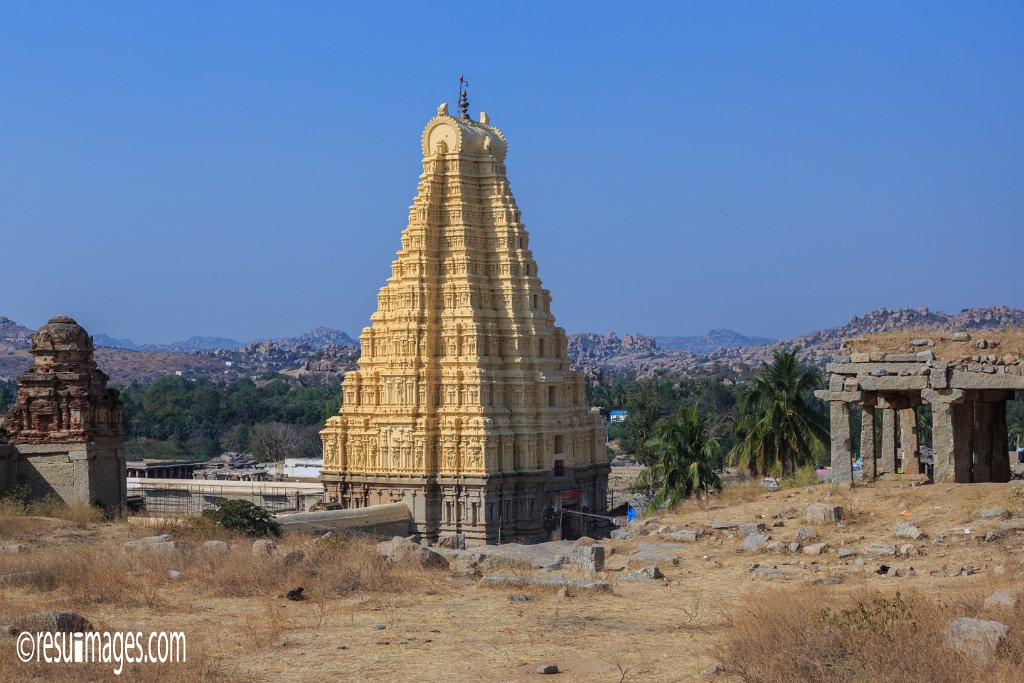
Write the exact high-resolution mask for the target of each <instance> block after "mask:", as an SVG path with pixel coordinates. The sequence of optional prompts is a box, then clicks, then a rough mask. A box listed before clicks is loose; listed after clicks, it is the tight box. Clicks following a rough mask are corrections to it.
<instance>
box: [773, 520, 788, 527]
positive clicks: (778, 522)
mask: <svg viewBox="0 0 1024 683" xmlns="http://www.w3.org/2000/svg"><path fill="white" fill-rule="evenodd" d="M784 526H786V523H785V522H783V521H782V520H781V519H779V520H776V521H774V522H772V528H773V529H781V528H782V527H784Z"/></svg>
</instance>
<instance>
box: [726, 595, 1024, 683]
mask: <svg viewBox="0 0 1024 683" xmlns="http://www.w3.org/2000/svg"><path fill="white" fill-rule="evenodd" d="M962 616H971V617H979V618H995V619H998V620H1000V621H1002V622H1003V623H1005V624H1007V625H1009V626H1010V637H1009V638H1008V639H1007V641H1006V643H1005V644H1004V646H1003V647H1002V648H1001V649H1000V650H999V652H998V653H997V655H996V656H995V657H993V658H992V659H991V660H990V661H989V663H988V664H987V665H985V666H981V665H978V664H976V663H975V662H973V661H972V660H969V659H967V658H964V657H962V656H961V655H959V654H958V653H957V652H956V651H954V650H952V649H951V648H950V647H948V646H947V644H946V640H945V629H946V626H947V624H948V623H949V622H950V621H952V620H953V619H956V618H958V617H962ZM720 652H721V653H723V659H722V663H723V664H724V666H725V668H726V670H727V671H729V672H731V673H733V674H736V675H738V676H739V677H740V678H741V679H742V680H744V681H759V682H760V681H764V682H769V681H793V680H800V681H812V682H818V681H820V682H831V681H835V682H839V681H879V680H890V679H893V678H898V679H899V680H901V681H910V682H914V681H920V682H921V683H925V682H929V683H930V682H931V681H972V680H985V681H994V682H1003V681H1005V682H1006V683H1009V682H1010V681H1017V680H1020V678H1019V676H1020V666H1021V663H1022V659H1024V607H1021V606H1019V607H1017V608H1016V609H1014V610H1007V611H1002V612H1000V613H998V614H994V615H989V614H984V613H982V610H981V593H980V589H979V591H973V592H971V594H969V595H964V594H961V595H958V596H953V599H950V600H942V599H936V598H934V597H930V596H925V595H920V594H914V593H909V594H900V593H894V594H890V595H879V596H874V597H870V598H865V599H863V600H858V599H856V598H855V597H852V596H847V597H845V598H841V599H836V598H835V595H834V593H831V592H829V591H828V589H819V588H815V587H795V586H790V587H788V588H787V589H784V590H779V591H770V592H766V593H757V594H750V595H748V596H747V598H746V600H745V601H744V604H743V605H742V606H741V608H740V609H739V610H737V612H736V613H735V614H734V616H733V618H732V620H731V624H730V627H729V629H728V630H727V632H726V633H725V634H724V635H723V636H722V638H721V642H720Z"/></svg>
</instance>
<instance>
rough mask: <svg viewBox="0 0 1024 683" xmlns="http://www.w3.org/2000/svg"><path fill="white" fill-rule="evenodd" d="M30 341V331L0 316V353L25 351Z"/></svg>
mask: <svg viewBox="0 0 1024 683" xmlns="http://www.w3.org/2000/svg"><path fill="white" fill-rule="evenodd" d="M31 339H32V330H30V329H28V328H27V327H24V326H22V325H19V324H18V323H16V322H14V321H13V320H11V319H10V318H5V317H3V316H0V351H17V350H18V349H27V348H28V347H29V342H30V340H31Z"/></svg>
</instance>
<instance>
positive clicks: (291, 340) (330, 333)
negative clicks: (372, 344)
mask: <svg viewBox="0 0 1024 683" xmlns="http://www.w3.org/2000/svg"><path fill="white" fill-rule="evenodd" d="M268 341H272V342H274V343H275V344H276V345H278V346H283V347H286V348H294V347H296V346H302V345H305V346H309V347H310V348H313V349H323V348H326V347H328V346H359V342H357V341H356V340H354V339H353V338H352V337H350V336H348V335H347V334H345V333H344V332H342V331H341V330H336V329H334V328H333V327H317V328H314V329H312V330H310V331H309V332H306V333H305V334H302V335H299V336H298V337H285V338H283V339H271V340H268Z"/></svg>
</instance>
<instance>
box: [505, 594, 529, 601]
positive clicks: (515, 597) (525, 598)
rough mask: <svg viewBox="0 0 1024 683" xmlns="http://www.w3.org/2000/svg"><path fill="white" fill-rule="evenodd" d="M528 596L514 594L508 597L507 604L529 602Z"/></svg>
mask: <svg viewBox="0 0 1024 683" xmlns="http://www.w3.org/2000/svg"><path fill="white" fill-rule="evenodd" d="M529 600H530V596H529V595H524V594H523V593H516V594H515V595H510V596H508V601H509V602H529Z"/></svg>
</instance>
